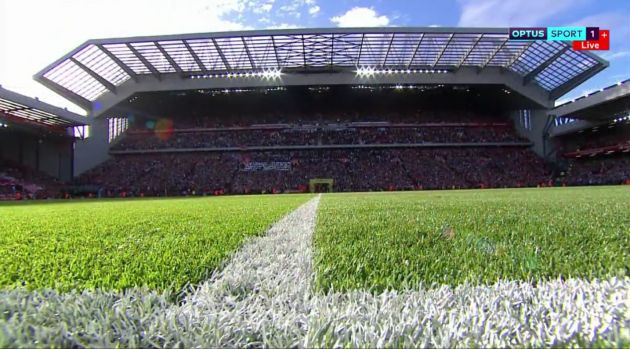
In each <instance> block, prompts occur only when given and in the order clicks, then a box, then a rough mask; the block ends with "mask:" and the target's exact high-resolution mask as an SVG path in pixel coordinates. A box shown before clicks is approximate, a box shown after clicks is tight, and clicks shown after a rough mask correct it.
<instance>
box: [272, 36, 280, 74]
mask: <svg viewBox="0 0 630 349" xmlns="http://www.w3.org/2000/svg"><path fill="white" fill-rule="evenodd" d="M271 47H272V48H273V54H274V55H275V56H276V65H277V66H278V69H280V57H279V56H278V49H277V48H276V39H274V38H273V35H272V36H271Z"/></svg>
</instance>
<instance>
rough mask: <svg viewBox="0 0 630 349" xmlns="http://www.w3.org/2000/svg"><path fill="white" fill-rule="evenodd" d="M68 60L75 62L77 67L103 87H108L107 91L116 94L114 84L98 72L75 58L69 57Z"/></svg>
mask: <svg viewBox="0 0 630 349" xmlns="http://www.w3.org/2000/svg"><path fill="white" fill-rule="evenodd" d="M70 61H71V62H72V63H74V64H76V65H77V66H78V67H79V68H81V69H83V71H85V72H86V73H88V74H89V75H90V76H91V77H93V78H94V80H96V81H98V82H99V83H100V84H101V85H103V86H105V88H106V89H108V90H109V92H111V93H113V94H116V86H114V84H112V83H111V82H109V81H107V80H106V79H105V78H104V77H102V76H101V75H100V74H97V73H96V72H95V71H93V70H92V69H90V68H88V67H86V66H85V64H83V63H81V62H79V61H78V60H77V59H76V58H74V57H70Z"/></svg>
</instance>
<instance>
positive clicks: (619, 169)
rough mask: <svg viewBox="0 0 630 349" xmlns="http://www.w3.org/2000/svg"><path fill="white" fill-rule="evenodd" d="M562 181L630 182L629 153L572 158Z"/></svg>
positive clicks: (580, 183)
mask: <svg viewBox="0 0 630 349" xmlns="http://www.w3.org/2000/svg"><path fill="white" fill-rule="evenodd" d="M563 182H564V183H565V184H567V185H603V184H630V154H628V153H621V154H612V155H600V156H596V157H593V158H591V157H587V158H576V159H572V160H570V164H569V169H568V172H567V175H566V176H565V178H564V179H563Z"/></svg>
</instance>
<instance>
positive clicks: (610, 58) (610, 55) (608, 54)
mask: <svg viewBox="0 0 630 349" xmlns="http://www.w3.org/2000/svg"><path fill="white" fill-rule="evenodd" d="M601 56H602V58H604V59H605V60H608V61H614V60H616V59H620V58H626V57H630V51H619V52H606V53H604V54H602V55H601Z"/></svg>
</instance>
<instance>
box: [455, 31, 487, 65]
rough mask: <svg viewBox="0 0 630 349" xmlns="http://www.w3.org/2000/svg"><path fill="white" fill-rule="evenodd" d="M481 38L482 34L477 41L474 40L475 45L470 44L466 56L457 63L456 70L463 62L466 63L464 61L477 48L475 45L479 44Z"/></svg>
mask: <svg viewBox="0 0 630 349" xmlns="http://www.w3.org/2000/svg"><path fill="white" fill-rule="evenodd" d="M482 38H483V34H481V35H479V37H478V38H477V40H475V43H474V44H472V46H471V47H470V49H469V50H468V52H466V54H465V55H464V58H462V60H461V61H459V64H457V68H458V69H459V67H461V66H462V64H464V62H466V59H468V56H470V54H471V53H472V52H473V51H474V50H475V47H477V44H478V43H479V41H481V39H482Z"/></svg>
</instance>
